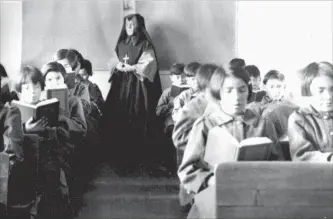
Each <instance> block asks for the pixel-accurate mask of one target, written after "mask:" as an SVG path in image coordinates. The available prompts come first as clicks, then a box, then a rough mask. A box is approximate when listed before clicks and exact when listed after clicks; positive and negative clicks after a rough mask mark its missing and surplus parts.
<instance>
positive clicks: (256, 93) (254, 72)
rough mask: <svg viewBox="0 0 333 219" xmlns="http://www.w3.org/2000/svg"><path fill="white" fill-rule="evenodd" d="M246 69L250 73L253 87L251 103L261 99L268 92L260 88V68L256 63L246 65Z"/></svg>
mask: <svg viewBox="0 0 333 219" xmlns="http://www.w3.org/2000/svg"><path fill="white" fill-rule="evenodd" d="M245 70H246V71H247V72H248V73H249V75H250V78H251V85H252V89H253V90H252V95H251V98H250V100H249V103H251V102H253V101H261V100H262V98H263V97H264V96H265V95H266V92H265V91H264V90H260V84H261V76H260V70H259V69H258V67H257V66H255V65H247V66H245Z"/></svg>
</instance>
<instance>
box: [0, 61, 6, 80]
mask: <svg viewBox="0 0 333 219" xmlns="http://www.w3.org/2000/svg"><path fill="white" fill-rule="evenodd" d="M0 76H1V77H4V78H5V77H8V74H7V71H6V69H5V67H4V66H3V65H2V64H1V63H0Z"/></svg>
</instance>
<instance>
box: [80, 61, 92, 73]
mask: <svg viewBox="0 0 333 219" xmlns="http://www.w3.org/2000/svg"><path fill="white" fill-rule="evenodd" d="M80 69H84V70H86V72H87V74H88V75H89V76H92V75H93V71H92V65H91V62H90V61H89V60H87V59H84V60H83V62H82V65H81V68H80Z"/></svg>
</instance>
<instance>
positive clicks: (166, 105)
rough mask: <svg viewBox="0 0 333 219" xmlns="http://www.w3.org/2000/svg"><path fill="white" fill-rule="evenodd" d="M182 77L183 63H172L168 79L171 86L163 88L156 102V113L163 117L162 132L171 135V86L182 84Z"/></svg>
mask: <svg viewBox="0 0 333 219" xmlns="http://www.w3.org/2000/svg"><path fill="white" fill-rule="evenodd" d="M183 78H184V64H181V63H176V64H173V65H172V66H171V68H170V79H171V83H172V84H171V86H170V87H169V88H167V89H165V90H164V91H163V93H162V95H161V97H160V99H159V101H158V103H157V106H156V115H157V116H159V117H163V120H164V132H165V133H166V134H167V136H171V134H172V132H173V125H174V122H173V119H172V110H173V100H174V98H175V97H173V96H172V95H171V88H172V86H177V87H180V86H182V80H183Z"/></svg>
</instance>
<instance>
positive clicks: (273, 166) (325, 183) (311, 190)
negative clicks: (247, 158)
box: [195, 162, 333, 219]
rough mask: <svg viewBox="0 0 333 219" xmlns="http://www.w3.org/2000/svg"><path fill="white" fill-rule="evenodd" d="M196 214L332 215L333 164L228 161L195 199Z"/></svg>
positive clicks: (306, 218) (242, 218) (241, 217)
mask: <svg viewBox="0 0 333 219" xmlns="http://www.w3.org/2000/svg"><path fill="white" fill-rule="evenodd" d="M195 201H196V205H197V208H198V211H199V217H200V218H222V219H227V218H228V219H236V218H237V219H261V218H267V219H270V218H271V219H287V218H288V219H297V218H302V219H310V218H311V219H314V218H318V219H319V218H325V219H329V218H333V165H332V164H330V163H306V162H297V163H296V162H230V163H222V164H220V165H219V166H218V168H217V169H216V186H212V187H211V188H208V189H206V190H204V191H202V192H201V193H199V194H197V195H196V197H195Z"/></svg>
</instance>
